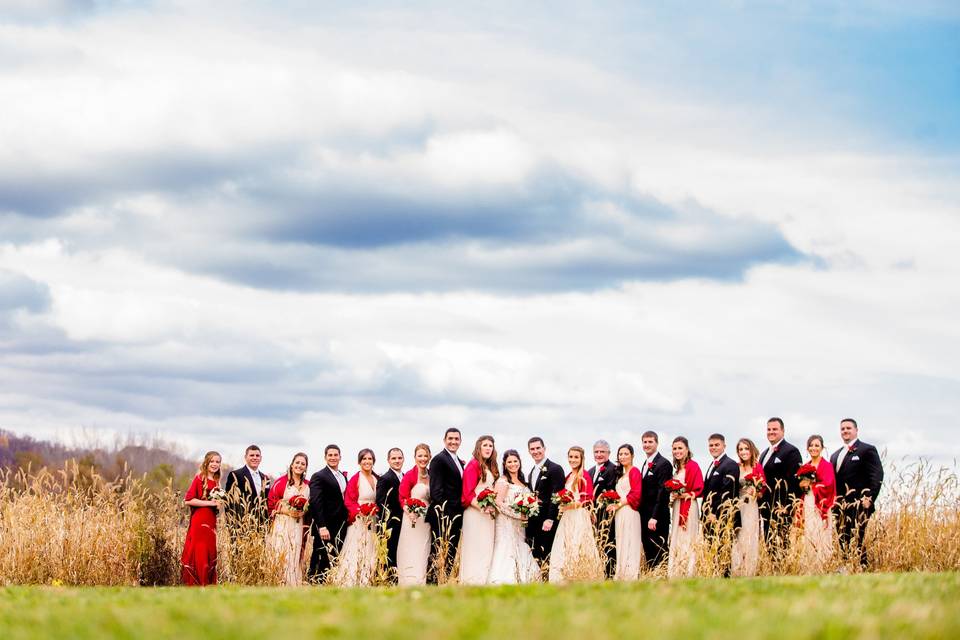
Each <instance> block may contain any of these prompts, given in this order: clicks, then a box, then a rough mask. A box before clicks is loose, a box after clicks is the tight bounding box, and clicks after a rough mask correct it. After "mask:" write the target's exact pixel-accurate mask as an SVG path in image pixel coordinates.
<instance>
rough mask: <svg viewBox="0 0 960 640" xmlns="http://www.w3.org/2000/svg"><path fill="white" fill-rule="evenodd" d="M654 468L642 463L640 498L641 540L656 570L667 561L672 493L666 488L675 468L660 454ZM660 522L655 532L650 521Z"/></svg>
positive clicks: (647, 558) (654, 462)
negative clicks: (665, 484)
mask: <svg viewBox="0 0 960 640" xmlns="http://www.w3.org/2000/svg"><path fill="white" fill-rule="evenodd" d="M652 462H653V468H652V469H650V468H648V466H647V461H646V460H643V461H642V462H641V463H640V473H642V474H643V482H642V484H641V485H640V487H641V497H640V520H641V529H640V531H641V538H642V540H643V555H644V558H645V559H646V562H647V567H649V568H651V569H653V568H654V567H656V566H657V565H659V564H660V563H661V562H663V561H664V559H666V557H667V549H668V547H667V539H668V537H669V535H670V492H669V491H667V488H666V487H664V486H663V484H664V483H665V482H666V481H667V480H669V479H670V478H672V477H673V465H671V464H670V461H668V460H667V459H666V458H664V457H663V456H662V455H660V454H659V453H658V454H657V455H656V456H654V458H653V460H652ZM651 519H653V520H656V521H657V527H656V529H655V530H654V531H651V530H650V527H649V526H648V525H649V523H650V520H651Z"/></svg>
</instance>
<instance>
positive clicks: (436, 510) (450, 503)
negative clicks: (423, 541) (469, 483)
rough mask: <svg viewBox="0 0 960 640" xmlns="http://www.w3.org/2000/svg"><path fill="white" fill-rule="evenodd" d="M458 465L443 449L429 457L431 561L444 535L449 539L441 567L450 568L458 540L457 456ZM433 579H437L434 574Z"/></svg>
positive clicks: (459, 472)
mask: <svg viewBox="0 0 960 640" xmlns="http://www.w3.org/2000/svg"><path fill="white" fill-rule="evenodd" d="M457 461H458V462H459V463H460V466H459V468H458V467H457V463H456V462H454V459H453V456H451V455H450V452H449V451H447V450H446V449H444V450H443V451H441V452H440V453H438V454H437V455H435V456H433V459H432V460H430V509H428V510H427V523H428V524H429V525H430V531H431V532H432V533H433V552H432V556H433V559H434V565H436V564H437V563H438V557H439V553H440V551H441V544H443V538H444V536H446V537H447V539H448V540H449V545H448V546H447V553H446V560H445V564H444V567H445V571H446V572H447V573H449V571H450V570H451V569H452V568H453V563H454V561H455V559H456V555H457V543H459V542H460V529H461V528H462V527H463V506H462V505H461V503H460V501H461V500H462V499H463V469H464V468H465V467H466V463H465V462H464V461H463V460H461V459H460V458H457ZM433 579H435V580H439V578H438V576H433Z"/></svg>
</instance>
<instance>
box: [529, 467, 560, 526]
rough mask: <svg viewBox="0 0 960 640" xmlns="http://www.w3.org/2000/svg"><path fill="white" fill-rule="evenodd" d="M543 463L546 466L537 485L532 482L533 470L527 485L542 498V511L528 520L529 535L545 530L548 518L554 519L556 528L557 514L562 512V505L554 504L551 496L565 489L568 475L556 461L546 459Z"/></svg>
mask: <svg viewBox="0 0 960 640" xmlns="http://www.w3.org/2000/svg"><path fill="white" fill-rule="evenodd" d="M543 464H544V467H545V468H544V470H543V471H542V472H541V473H540V477H539V478H537V485H536V486H534V485H533V484H532V482H533V471H532V470H531V472H530V476H529V478H528V479H527V487H529V489H530V491H532V492H533V493H535V494H537V497H538V498H540V513H538V514H537V515H536V516H534V517H531V518H530V519H529V520H527V533H528V535H533V534H536V533H537V532H541V531H542V530H543V523H544V522H546V521H547V520H553V521H554V529H556V520H557V514H558V513H559V512H560V506H559V505H555V504H553V501H552V500H551V498H553V494H555V493H556V492H558V491H560V490H561V489H563V485H564V483H565V482H566V479H567V478H566V475H565V474H564V473H563V467H561V466H560V465H558V464H557V463H556V462H552V461H551V460H544V461H543ZM531 532H533V533H531Z"/></svg>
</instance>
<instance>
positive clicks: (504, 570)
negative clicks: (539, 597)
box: [487, 477, 540, 584]
mask: <svg viewBox="0 0 960 640" xmlns="http://www.w3.org/2000/svg"><path fill="white" fill-rule="evenodd" d="M503 485H507V494H506V496H505V497H504V504H502V505H499V504H498V505H497V506H498V508H499V510H500V515H499V516H497V521H496V536H495V542H494V547H493V562H492V563H491V564H490V575H489V577H488V578H487V582H488V583H489V584H517V583H525V582H536V581H539V580H540V565H538V564H537V561H536V560H535V559H534V557H533V553H532V552H531V551H530V546H529V545H528V544H527V541H526V536H525V533H524V526H525V524H524V522H523V521H522V520H521V519H520V515H519V514H517V512H516V511H514V510H513V509H512V508H511V507H510V505H512V504H513V503H514V502H515V501H516V500H517V498H518V497H520V495H521V494H524V493H527V492H528V491H529V489H527V487H526V486H525V485H518V484H509V483H508V482H507V480H506V478H502V477H501V478H500V479H499V480H497V484H496V486H497V489H498V492H499V489H500V487H502V486H503Z"/></svg>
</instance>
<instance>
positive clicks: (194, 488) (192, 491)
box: [183, 475, 203, 502]
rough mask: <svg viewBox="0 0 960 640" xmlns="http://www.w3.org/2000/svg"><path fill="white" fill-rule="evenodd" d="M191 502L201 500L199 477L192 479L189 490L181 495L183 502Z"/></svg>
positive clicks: (200, 480)
mask: <svg viewBox="0 0 960 640" xmlns="http://www.w3.org/2000/svg"><path fill="white" fill-rule="evenodd" d="M191 500H203V480H202V479H201V478H200V476H199V475H196V476H194V477H193V482H191V483H190V488H189V489H187V492H186V493H185V494H184V495H183V501H184V502H190V501H191Z"/></svg>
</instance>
